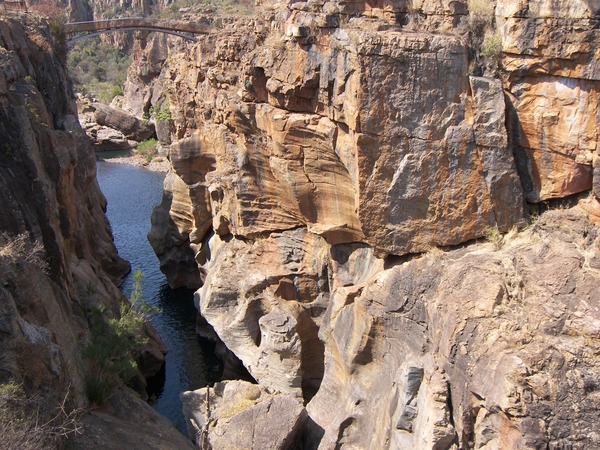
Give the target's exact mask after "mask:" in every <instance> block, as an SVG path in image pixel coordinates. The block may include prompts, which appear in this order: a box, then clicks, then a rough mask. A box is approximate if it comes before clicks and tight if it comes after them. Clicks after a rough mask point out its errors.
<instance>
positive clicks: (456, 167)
mask: <svg viewBox="0 0 600 450" xmlns="http://www.w3.org/2000/svg"><path fill="white" fill-rule="evenodd" d="M232 28H233V27H232ZM256 28H258V27H255V29H254V30H253V29H248V30H247V31H245V32H244V35H245V38H244V39H243V40H241V41H240V36H241V35H240V33H239V31H236V30H239V25H236V27H235V30H234V29H231V30H230V31H229V32H228V34H227V31H225V32H221V34H220V35H219V39H218V41H217V40H216V37H209V38H207V42H205V43H204V44H202V45H200V46H198V47H197V50H196V51H197V52H198V53H197V55H196V58H198V60H199V61H200V63H199V64H200V68H196V66H197V65H198V63H197V62H194V63H192V62H188V61H185V60H182V61H181V62H180V63H179V65H171V66H169V68H168V69H167V73H166V75H165V80H173V81H172V83H171V84H169V85H167V88H168V89H169V100H170V104H171V110H172V113H173V119H174V127H175V130H176V131H175V136H176V137H177V138H178V141H177V142H175V143H174V144H173V146H172V147H171V154H170V157H171V161H172V164H173V168H174V174H173V175H172V176H171V178H170V180H175V179H178V180H179V181H177V182H176V183H175V182H173V181H169V184H170V186H175V185H177V186H182V187H183V186H184V185H183V184H182V182H183V183H185V185H187V189H179V188H178V189H177V192H176V191H173V193H172V197H173V201H172V203H171V205H172V207H171V208H172V210H171V212H170V213H169V218H170V219H169V220H168V221H166V220H164V219H163V220H162V221H161V222H162V223H165V224H168V227H169V228H170V229H171V228H174V227H175V226H177V232H175V230H173V231H172V232H168V233H167V232H165V231H164V230H165V227H161V228H159V230H162V231H157V232H156V233H159V232H160V233H161V234H163V236H166V238H164V239H163V240H162V242H161V245H159V246H155V248H156V250H157V254H158V255H159V258H160V259H161V261H163V266H167V265H168V263H167V262H166V261H167V260H168V259H172V258H171V257H170V255H171V253H172V251H174V249H177V248H181V246H182V240H181V239H183V241H185V240H186V239H187V240H188V241H189V242H188V243H185V245H186V246H187V247H190V245H191V248H196V249H197V248H198V247H199V246H201V245H202V240H203V239H204V238H205V236H206V235H207V233H208V232H209V231H210V224H209V221H210V219H211V218H212V229H213V230H215V232H216V233H217V234H219V235H221V236H226V235H227V234H233V235H235V236H243V237H246V238H252V237H254V236H256V235H258V234H259V233H262V232H265V231H274V230H284V229H291V228H296V227H300V226H305V227H306V228H307V229H308V230H309V231H310V232H313V233H316V234H319V235H321V236H323V237H324V238H325V239H326V240H327V241H328V242H329V243H330V244H338V243H348V242H364V243H367V244H369V245H371V246H372V247H374V248H375V249H376V251H377V253H378V254H379V255H385V254H397V255H400V254H405V253H410V252H416V251H423V250H425V249H426V248H428V247H429V246H431V245H452V244H458V243H460V242H464V241H466V240H469V239H473V238H475V237H478V236H482V235H483V234H484V230H485V229H486V228H487V227H497V228H498V229H500V230H508V229H509V228H510V227H511V226H513V225H515V224H520V223H522V222H523V220H524V213H523V207H522V190H521V186H520V182H519V179H518V176H517V173H516V171H515V169H514V162H513V158H512V154H511V152H510V151H509V150H508V148H507V137H506V131H505V128H504V114H503V110H504V98H503V94H502V90H501V88H500V85H499V83H498V82H497V81H495V80H491V79H483V78H478V77H469V76H468V75H467V72H466V68H467V62H468V61H467V49H466V47H465V46H464V45H463V44H462V43H461V41H460V40H459V39H456V38H452V37H449V36H444V37H441V36H432V35H424V34H406V33H400V32H391V31H386V32H378V31H366V30H364V29H361V28H349V29H341V28H340V29H332V30H331V31H332V34H331V35H330V36H329V37H327V38H326V37H325V36H322V37H321V38H320V39H319V40H316V41H315V42H314V43H313V44H311V45H302V44H301V43H297V42H293V41H288V42H287V43H286V42H284V41H282V44H283V46H284V47H285V48H284V47H282V46H279V47H269V46H264V47H259V48H258V49H256V45H257V43H258V42H261V40H262V39H263V38H262V36H263V35H262V34H261V33H260V32H259V31H257V29H256ZM250 32H252V34H250ZM315 39H316V38H315ZM234 42H238V43H237V44H234ZM203 61H205V62H203ZM240 65H241V67H242V70H240V69H239V67H240ZM234 67H236V68H238V69H236V70H237V71H238V73H240V72H241V73H240V74H239V75H235V76H234V75H233V73H234V72H233V70H234V69H233V68H234ZM447 73H451V74H452V77H447V76H446V75H445V74H447ZM190 77H191V78H190ZM190 80H191V81H192V82H191V83H190ZM391 80H393V81H391ZM432 80H435V86H434V85H430V84H429V83H430V82H432ZM444 80H448V81H447V82H446V81H444ZM383 98H385V99H389V101H382V99H383ZM490 111H493V112H494V113H493V114H490ZM190 164H193V166H191V165H190ZM192 167H193V169H192ZM190 169H192V170H190ZM186 190H187V191H188V193H186V192H185V191H186ZM192 191H193V194H192ZM180 193H181V194H180ZM179 195H183V196H184V197H185V198H187V199H184V198H182V199H181V201H175V199H176V197H178V196H179ZM192 195H193V196H194V198H196V199H198V201H194V202H190V200H189V199H191V198H192V197H191V196H192ZM506 198H512V199H513V200H514V201H511V202H510V204H506V202H505V201H504V199H506ZM191 203H193V205H194V213H193V214H191V215H190V214H189V211H190V208H189V207H185V206H183V205H184V204H191ZM180 205H182V206H180ZM182 207H183V208H184V209H186V210H187V213H185V214H184V211H182V209H181V208H182ZM164 208H166V206H163V207H161V210H163V209H164ZM162 214H164V213H162ZM186 216H187V217H189V219H190V220H187V223H186V224H183V223H182V220H181V218H182V217H186ZM164 217H166V216H164ZM153 234H154V232H153ZM168 236H173V237H177V238H170V239H171V241H170V242H169V241H168V239H169V238H168ZM179 236H181V239H180V238H179ZM165 239H167V240H165ZM196 251H197V250H196ZM195 269H196V268H195V267H194V265H193V264H192V265H191V266H190V267H189V269H188V270H189V271H192V270H195ZM165 270H167V271H169V270H168V269H165ZM172 284H174V283H172Z"/></svg>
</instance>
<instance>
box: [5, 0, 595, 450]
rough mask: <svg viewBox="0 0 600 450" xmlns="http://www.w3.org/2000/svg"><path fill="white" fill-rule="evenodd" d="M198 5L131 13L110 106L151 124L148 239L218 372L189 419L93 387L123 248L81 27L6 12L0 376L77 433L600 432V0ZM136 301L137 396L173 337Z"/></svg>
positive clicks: (239, 444)
mask: <svg viewBox="0 0 600 450" xmlns="http://www.w3.org/2000/svg"><path fill="white" fill-rule="evenodd" d="M71 3H72V4H70V6H69V8H70V9H69V10H70V11H71V13H70V14H71V16H72V17H75V12H76V11H79V10H80V9H81V8H78V7H77V5H76V4H75V0H71ZM140 8H141V9H142V10H144V7H143V5H142V6H140ZM207 8H208V7H207V6H206V5H204V4H194V3H192V2H190V3H189V4H188V5H187V6H185V7H184V8H182V9H181V10H180V16H181V17H179V19H178V20H183V21H186V20H187V21H189V22H194V23H199V24H203V25H206V26H207V27H210V28H209V30H210V31H209V33H208V34H206V35H202V36H197V38H198V42H197V43H192V42H189V41H186V40H183V39H181V38H178V37H174V36H166V35H164V34H161V33H148V32H139V33H137V34H136V35H135V36H134V38H133V39H132V44H131V45H132V48H133V61H134V62H133V64H132V65H131V67H130V68H129V71H128V75H127V79H126V80H125V82H124V84H123V89H122V91H123V95H122V96H120V97H118V98H117V99H116V100H114V101H113V107H115V106H118V107H119V108H120V109H122V110H123V114H124V113H125V112H126V113H128V114H130V115H133V116H137V117H138V119H139V120H140V123H142V122H144V120H143V119H144V118H146V119H147V118H150V119H151V121H152V122H153V123H154V125H155V130H156V135H157V139H158V141H159V144H160V146H161V148H162V149H163V150H164V152H165V153H166V158H167V159H168V161H169V164H170V169H169V171H168V173H167V175H166V178H165V180H164V190H163V194H162V201H161V203H160V205H158V206H157V207H156V208H155V209H154V211H153V213H152V216H151V229H150V232H149V234H148V240H149V242H150V244H151V245H152V247H153V249H154V252H155V253H156V255H157V257H158V259H159V261H160V268H161V271H162V272H163V273H164V274H165V275H166V278H167V281H168V283H169V285H170V286H171V287H172V288H178V287H186V288H190V289H194V290H195V294H194V304H195V307H196V309H197V313H198V315H197V317H196V320H197V331H198V333H199V334H201V335H202V336H204V337H208V338H210V339H212V340H213V341H215V342H216V343H217V347H218V348H219V353H220V355H221V357H223V359H224V361H225V366H226V367H225V372H226V374H227V376H225V378H226V379H227V381H222V382H219V383H215V384H214V385H212V386H208V387H205V386H197V390H193V391H187V392H183V393H182V394H181V400H182V402H183V414H184V415H185V422H186V426H187V431H188V435H189V436H190V438H191V441H189V440H187V438H185V437H184V436H183V435H181V434H179V433H178V432H177V431H176V430H175V429H174V428H173V427H172V426H171V425H170V424H169V423H168V421H166V420H165V419H164V418H162V417H160V416H159V415H158V414H157V413H156V412H155V411H153V410H152V409H151V408H149V407H148V406H147V405H146V404H145V403H144V402H143V401H142V400H141V399H139V398H138V397H136V396H135V394H134V393H133V391H131V390H127V389H125V390H118V391H117V392H118V394H115V395H113V396H112V397H110V398H109V400H108V403H107V405H105V406H103V407H102V408H98V409H91V410H90V409H89V406H90V398H89V393H86V382H87V380H86V367H87V366H86V360H85V357H84V356H82V355H84V354H85V351H84V350H85V348H86V345H89V344H88V343H89V341H90V340H92V339H93V330H91V328H93V326H92V325H93V318H92V316H93V313H92V311H93V310H94V308H96V307H101V310H102V312H103V313H104V314H105V316H106V319H104V320H107V321H108V320H109V319H113V320H116V319H115V318H118V317H120V316H121V315H123V311H122V310H120V309H119V304H120V302H121V300H122V298H123V297H122V294H121V293H120V291H119V290H118V288H117V286H118V285H119V284H120V282H121V280H122V278H123V276H124V275H125V274H126V273H127V271H128V269H129V266H128V264H127V263H126V262H125V261H124V260H122V259H121V258H120V257H119V256H118V254H117V251H116V248H115V246H114V243H113V239H112V234H111V229H110V225H109V223H108V221H107V219H106V217H105V212H106V201H105V199H104V197H103V195H102V193H101V192H100V190H99V188H98V183H97V180H96V169H95V161H94V151H93V148H92V146H91V143H90V142H89V138H88V137H87V135H86V134H85V133H84V131H83V130H82V128H81V126H80V124H79V122H78V114H77V107H76V104H75V100H74V95H73V90H72V85H71V81H70V80H69V77H68V75H67V73H66V72H65V58H66V56H65V53H64V52H66V49H65V48H64V47H61V46H60V42H58V41H59V39H58V37H57V36H56V34H55V35H54V36H52V34H51V32H50V28H49V26H48V22H47V21H45V20H44V19H41V18H38V17H37V16H36V15H35V14H32V13H10V14H8V13H7V15H6V16H4V17H0V67H1V69H2V70H0V150H1V151H0V171H1V173H2V176H1V177H0V183H1V185H0V196H1V198H2V203H1V204H2V208H1V212H0V231H2V235H1V241H0V248H2V250H0V278H1V281H2V286H0V318H1V319H0V339H1V341H2V349H3V350H2V354H1V355H0V377H1V378H0V382H2V383H5V382H7V381H8V380H15V381H16V382H18V384H19V386H22V389H24V390H25V391H26V392H28V393H31V392H33V391H36V390H40V389H41V390H44V391H45V392H52V393H54V394H56V395H57V397H60V398H61V399H62V398H67V399H68V406H69V408H70V409H69V411H70V410H81V411H83V412H82V413H81V417H78V419H77V421H79V422H81V423H82V424H83V425H82V426H80V427H79V429H78V431H80V432H82V434H77V433H76V432H74V433H70V435H69V436H68V437H67V438H65V439H64V440H63V441H64V442H63V443H62V444H61V445H63V444H64V445H66V447H67V448H140V449H141V448H157V449H158V448H161V449H171V448H173V449H182V448H193V446H194V445H195V446H196V447H197V448H203V449H207V448H212V449H215V450H220V449H256V450H263V449H320V450H326V449H332V450H333V449H372V450H378V449H388V448H389V449H418V450H421V449H431V450H446V449H448V450H450V449H457V450H458V449H488V450H492V449H552V450H559V449H595V448H599V447H600V434H599V432H598V431H597V430H598V429H599V427H600V414H599V412H600V382H599V381H598V380H599V377H600V309H599V308H600V233H599V226H598V223H600V204H599V203H598V198H600V184H599V177H600V172H598V167H599V166H598V164H599V162H598V158H599V157H600V154H599V149H598V129H599V122H600V111H599V110H598V92H600V89H599V84H598V83H599V80H600V78H599V77H600V72H599V71H598V70H596V69H597V68H598V64H600V56H598V53H599V52H600V47H598V44H597V42H599V40H598V38H600V31H599V30H600V27H599V24H600V1H597V0H566V1H563V2H557V1H553V0H531V1H525V0H496V1H495V2H490V3H487V2H480V1H476V0H454V1H450V0H392V1H374V2H369V1H363V0H357V1H354V2H345V1H337V0H333V1H327V2H325V1H320V0H309V1H307V2H303V1H295V2H294V1H290V2H278V1H277V0H272V1H270V0H260V1H258V2H257V4H256V6H255V7H254V8H253V11H252V12H251V13H247V14H244V15H230V16H226V15H219V16H218V17H215V16H211V15H210V11H208V10H207ZM209 9H210V8H209ZM63 38H64V36H63ZM597 47H598V48H597ZM117 103H118V105H117ZM98 110H101V111H105V112H103V113H102V114H104V116H106V118H105V119H103V120H105V121H106V122H107V123H108V122H109V121H110V118H111V117H113V118H114V117H117V113H116V112H111V111H112V110H110V109H108V107H104V106H98V107H97V110H96V111H98ZM106 111H108V112H106ZM157 111H161V112H163V113H162V114H161V115H160V116H159V115H157V114H156V112H157ZM119 114H120V113H119ZM139 195H144V193H143V192H140V193H139ZM22 236H25V237H24V238H23V237H22ZM19 237H20V238H19ZM18 239H21V241H19V240H18ZM14 242H25V243H23V244H22V245H21V247H19V248H17V246H16V244H14ZM35 242H37V244H35ZM40 244H41V245H42V246H43V247H42V248H41V249H40ZM15 249H16V250H15ZM11 252H12V253H11ZM142 329H143V333H144V335H145V336H146V339H145V340H144V342H145V344H144V346H143V347H141V348H140V350H139V351H138V352H137V354H134V355H132V356H135V358H136V361H137V373H136V374H135V376H134V377H133V378H132V380H133V382H131V381H130V382H129V384H130V385H131V386H133V387H134V388H135V390H137V391H138V396H141V397H144V393H145V391H144V385H145V380H146V379H147V378H149V377H151V376H152V375H153V374H155V373H156V372H157V371H158V370H159V369H160V367H161V364H162V361H163V359H164V356H163V355H164V352H165V351H166V350H167V349H166V348H165V347H164V345H163V344H162V342H161V341H160V338H159V337H158V335H157V334H156V332H155V331H154V330H153V328H152V327H151V326H149V324H147V323H145V324H143V325H142ZM192 356H193V355H192ZM199 357H200V356H199ZM241 372H247V375H248V376H247V377H245V378H246V381H243V380H241V379H236V378H237V376H236V374H239V373H241ZM88 375H89V374H88ZM247 380H251V381H247ZM1 393H2V392H0V394H1ZM3 395H4V394H3ZM85 412H87V413H85ZM84 413H85V414H84ZM107 424H108V425H107ZM192 441H193V443H192Z"/></svg>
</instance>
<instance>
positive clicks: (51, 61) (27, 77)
mask: <svg viewBox="0 0 600 450" xmlns="http://www.w3.org/2000/svg"><path fill="white" fill-rule="evenodd" d="M62 50H63V49H62V48H61V47H60V46H59V45H57V44H56V43H55V42H54V41H53V38H52V36H51V33H50V29H49V26H48V23H47V21H46V20H43V19H40V18H39V17H37V16H36V15H35V14H7V15H6V16H3V17H2V18H1V20H0V205H2V206H1V208H0V317H1V318H0V328H1V330H0V383H2V384H4V383H5V382H7V381H8V380H12V381H13V382H15V383H17V384H21V385H22V386H23V389H24V391H25V394H26V395H30V394H32V393H36V394H37V393H39V392H42V393H51V394H52V395H55V396H56V398H57V399H58V400H57V401H59V402H60V401H62V400H63V399H64V407H65V409H66V413H68V412H69V411H71V410H73V409H77V408H81V407H85V406H88V400H87V398H86V392H85V371H84V366H85V364H84V361H83V360H82V357H81V353H82V351H83V349H84V348H85V347H86V345H87V343H88V339H89V335H90V331H89V326H88V316H89V315H90V314H91V312H92V310H94V309H97V308H100V309H101V310H102V311H104V314H105V316H106V318H110V317H118V315H119V310H120V304H121V302H122V301H124V300H125V299H124V297H123V296H122V295H121V293H120V292H119V290H118V288H117V286H118V285H119V284H120V283H121V282H122V280H123V277H124V276H125V275H126V274H127V272H129V270H130V266H129V263H127V262H126V261H124V260H123V259H121V258H120V257H119V256H118V253H117V250H116V248H115V246H114V243H113V238H112V233H111V229H110V225H109V223H108V220H107V219H106V216H105V214H104V213H105V211H106V206H107V205H106V200H105V198H104V196H103V195H102V193H101V192H100V189H99V187H98V183H97V181H96V178H95V175H96V165H95V158H94V152H93V149H92V148H91V147H90V145H89V141H88V139H87V138H86V135H85V133H84V132H83V130H82V129H81V127H80V126H79V123H78V121H77V109H76V104H75V100H74V98H73V95H72V86H71V82H70V80H69V78H68V76H67V73H66V68H65V65H64V54H63V53H62ZM143 334H145V335H146V336H147V337H148V338H149V342H148V345H147V346H146V347H145V348H144V349H143V350H142V353H141V355H140V358H139V360H140V361H139V368H140V369H141V370H142V371H143V372H144V373H143V375H145V376H150V375H153V374H154V373H156V371H158V369H159V368H160V366H161V365H162V363H163V361H164V352H165V348H164V346H163V344H162V342H160V338H159V337H158V336H157V334H156V332H155V331H154V330H152V329H151V327H149V326H148V328H147V329H146V330H145V331H144V332H143ZM139 377H140V378H141V379H142V380H143V376H142V373H141V372H140V374H139ZM142 389H143V388H142ZM53 406H56V405H53ZM31 420H35V418H31Z"/></svg>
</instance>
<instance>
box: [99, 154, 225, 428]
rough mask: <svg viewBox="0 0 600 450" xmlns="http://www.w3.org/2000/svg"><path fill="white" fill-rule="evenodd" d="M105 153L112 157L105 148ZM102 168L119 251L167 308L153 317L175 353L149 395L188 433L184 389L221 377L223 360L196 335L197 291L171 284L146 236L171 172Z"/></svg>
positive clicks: (152, 297)
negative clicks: (195, 301)
mask: <svg viewBox="0 0 600 450" xmlns="http://www.w3.org/2000/svg"><path fill="white" fill-rule="evenodd" d="M102 157H103V158H104V157H106V156H105V154H104V153H103V154H102ZM97 169H98V182H99V184H100V188H101V189H102V192H103V193H104V195H105V197H106V199H107V201H108V211H107V216H108V220H109V221H110V224H111V227H112V230H113V235H114V239H115V244H116V246H117V249H118V250H119V255H120V256H121V257H122V258H125V259H126V260H128V261H129V262H130V263H131V268H132V273H133V272H135V271H136V270H141V271H142V272H143V273H144V283H143V292H144V298H145V300H146V301H147V302H148V303H150V304H151V305H153V306H157V307H158V308H160V309H161V313H159V314H156V315H155V316H154V317H153V318H152V324H153V325H154V327H155V328H156V330H157V331H158V334H159V335H160V337H161V338H162V340H163V342H164V343H165V345H166V346H167V349H168V350H169V353H168V354H167V356H166V363H165V371H164V377H161V376H160V375H159V376H157V377H155V379H153V380H150V381H151V383H150V385H149V391H150V392H149V394H151V395H152V398H153V399H154V397H155V399H154V400H153V402H152V405H153V407H154V408H155V409H156V410H157V411H158V412H160V413H161V414H163V415H164V416H166V417H167V418H169V419H170V420H171V421H172V422H173V423H174V424H175V425H176V426H177V428H179V429H180V430H181V431H182V432H184V433H185V424H184V418H183V413H182V411H181V402H180V400H179V393H180V392H182V391H185V390H193V389H198V388H201V387H204V386H206V385H208V384H212V383H213V382H215V381H217V380H218V377H219V375H220V362H219V360H218V359H217V358H216V357H215V356H214V354H213V351H214V346H213V345H212V344H211V343H210V342H209V341H206V340H203V339H200V338H199V337H198V336H197V335H196V332H195V326H196V309H195V308H194V302H193V291H191V290H187V289H177V290H173V289H171V288H170V287H169V285H168V284H167V281H166V279H165V276H164V275H163V274H162V272H160V270H159V263H158V259H157V258H156V256H155V255H154V252H153V251H152V247H151V246H150V244H149V243H148V240H147V239H146V235H147V234H148V231H150V214H151V213H152V208H153V207H154V206H155V205H157V204H158V203H160V200H161V196H162V182H163V180H164V177H165V175H164V174H161V173H156V172H151V171H149V170H146V169H143V168H138V167H134V166H128V165H124V164H114V163H109V162H105V161H98V163H97ZM131 286H132V277H131V274H130V275H129V276H128V277H127V279H126V280H125V282H124V283H123V286H121V290H122V291H123V293H124V294H125V295H128V294H129V292H130V291H131Z"/></svg>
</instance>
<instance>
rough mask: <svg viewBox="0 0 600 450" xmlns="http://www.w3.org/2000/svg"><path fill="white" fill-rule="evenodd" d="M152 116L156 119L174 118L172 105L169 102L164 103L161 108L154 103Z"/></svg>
mask: <svg viewBox="0 0 600 450" xmlns="http://www.w3.org/2000/svg"><path fill="white" fill-rule="evenodd" d="M150 117H153V118H154V119H155V120H172V117H171V107H170V106H169V104H166V105H163V106H162V107H160V108H159V107H157V106H156V105H152V106H151V107H150Z"/></svg>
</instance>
